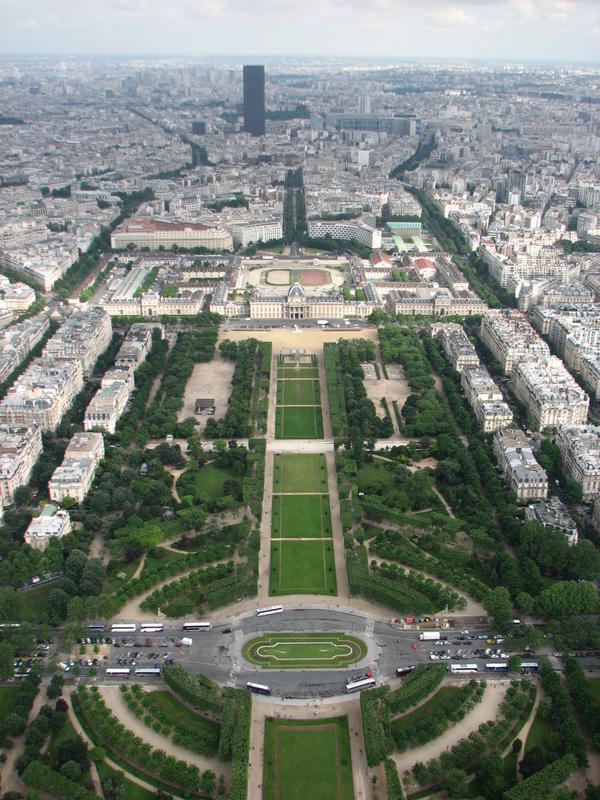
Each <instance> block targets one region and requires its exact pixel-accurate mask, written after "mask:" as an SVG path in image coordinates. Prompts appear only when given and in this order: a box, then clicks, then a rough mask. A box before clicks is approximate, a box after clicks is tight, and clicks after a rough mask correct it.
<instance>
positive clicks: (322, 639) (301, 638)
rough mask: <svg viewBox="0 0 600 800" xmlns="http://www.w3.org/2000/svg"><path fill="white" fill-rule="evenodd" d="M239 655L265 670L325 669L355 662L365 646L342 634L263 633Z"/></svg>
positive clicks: (364, 652) (248, 643)
mask: <svg viewBox="0 0 600 800" xmlns="http://www.w3.org/2000/svg"><path fill="white" fill-rule="evenodd" d="M242 654H243V656H244V658H245V659H246V660H247V661H250V662H251V663H253V664H259V665H260V666H262V667H264V668H265V669H269V668H273V669H327V668H336V667H337V668H339V667H346V666H348V665H349V664H355V663H356V662H357V661H360V660H361V659H363V658H364V657H365V656H366V654H367V646H366V645H365V643H364V642H362V641H361V640H360V639H357V638H356V637H354V636H348V635H347V634H345V633H318V632H312V633H266V634H264V635H263V636H258V637H256V638H254V639H251V640H250V641H249V642H246V644H245V645H244V648H243V650H242Z"/></svg>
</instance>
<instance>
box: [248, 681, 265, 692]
mask: <svg viewBox="0 0 600 800" xmlns="http://www.w3.org/2000/svg"><path fill="white" fill-rule="evenodd" d="M246 689H250V691H251V692H254V694H271V687H270V686H265V685H264V684H262V683H252V682H251V681H248V683H247V684H246Z"/></svg>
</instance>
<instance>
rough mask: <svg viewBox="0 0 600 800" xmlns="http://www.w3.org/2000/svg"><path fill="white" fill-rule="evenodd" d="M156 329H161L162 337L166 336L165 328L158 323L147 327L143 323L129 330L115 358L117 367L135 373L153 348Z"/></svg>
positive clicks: (134, 325)
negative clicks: (153, 332) (153, 335)
mask: <svg viewBox="0 0 600 800" xmlns="http://www.w3.org/2000/svg"><path fill="white" fill-rule="evenodd" d="M154 328H159V330H160V332H161V336H163V335H164V327H163V326H162V325H159V324H158V323H156V324H153V325H150V324H148V325H146V324H145V323H143V322H136V323H134V324H133V325H132V326H131V327H130V328H129V330H128V332H127V335H126V336H125V339H124V340H123V344H122V345H121V347H120V348H119V352H118V353H117V357H116V358H115V367H117V368H119V369H133V371H134V372H135V370H136V369H137V368H138V367H139V365H140V364H141V363H142V362H143V361H144V360H145V359H146V356H147V355H148V353H149V352H150V349H151V348H152V331H153V330H154Z"/></svg>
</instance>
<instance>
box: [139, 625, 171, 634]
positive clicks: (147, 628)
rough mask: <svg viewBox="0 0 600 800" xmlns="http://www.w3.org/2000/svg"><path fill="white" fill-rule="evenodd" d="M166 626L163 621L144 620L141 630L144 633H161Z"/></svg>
mask: <svg viewBox="0 0 600 800" xmlns="http://www.w3.org/2000/svg"><path fill="white" fill-rule="evenodd" d="M164 629H165V626H164V625H163V623H162V622H142V624H141V625H140V631H141V632H142V633H160V631H164Z"/></svg>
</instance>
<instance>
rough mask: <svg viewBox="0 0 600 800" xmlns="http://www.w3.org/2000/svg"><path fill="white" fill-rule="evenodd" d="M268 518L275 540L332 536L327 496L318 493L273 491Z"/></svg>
mask: <svg viewBox="0 0 600 800" xmlns="http://www.w3.org/2000/svg"><path fill="white" fill-rule="evenodd" d="M271 519H272V522H271V536H272V537H273V538H274V539H279V538H290V539H305V538H313V537H314V538H315V539H320V538H321V537H322V536H324V537H330V536H331V516H330V513H329V499H328V497H326V496H324V495H321V494H283V495H281V494H279V495H278V494H274V495H273V507H272V518H271Z"/></svg>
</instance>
